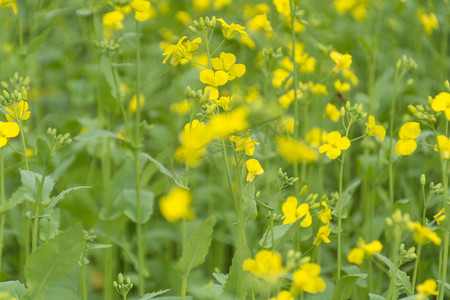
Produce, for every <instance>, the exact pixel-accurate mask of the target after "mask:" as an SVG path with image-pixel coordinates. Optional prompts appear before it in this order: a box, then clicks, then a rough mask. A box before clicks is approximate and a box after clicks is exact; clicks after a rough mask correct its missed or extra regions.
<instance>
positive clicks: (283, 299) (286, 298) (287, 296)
mask: <svg viewBox="0 0 450 300" xmlns="http://www.w3.org/2000/svg"><path fill="white" fill-rule="evenodd" d="M270 300H294V296H292V294H291V292H289V291H281V292H280V293H279V294H278V296H276V297H272V298H270Z"/></svg>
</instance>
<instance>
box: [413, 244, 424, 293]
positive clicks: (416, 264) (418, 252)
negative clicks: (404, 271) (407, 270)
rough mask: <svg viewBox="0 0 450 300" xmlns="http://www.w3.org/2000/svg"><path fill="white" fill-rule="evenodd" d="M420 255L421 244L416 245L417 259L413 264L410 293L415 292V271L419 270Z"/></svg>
mask: <svg viewBox="0 0 450 300" xmlns="http://www.w3.org/2000/svg"><path fill="white" fill-rule="evenodd" d="M421 254H422V244H417V257H416V262H415V264H414V273H413V279H412V291H415V290H416V282H417V271H418V270H419V262H420V255H421Z"/></svg>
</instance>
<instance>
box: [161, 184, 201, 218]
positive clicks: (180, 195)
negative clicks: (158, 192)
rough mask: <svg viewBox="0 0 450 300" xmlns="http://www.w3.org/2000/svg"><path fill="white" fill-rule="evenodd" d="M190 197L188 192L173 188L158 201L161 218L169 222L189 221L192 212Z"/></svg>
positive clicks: (192, 215)
mask: <svg viewBox="0 0 450 300" xmlns="http://www.w3.org/2000/svg"><path fill="white" fill-rule="evenodd" d="M191 203H192V195H191V193H190V192H189V191H188V190H185V189H182V188H179V187H175V188H173V189H172V190H171V191H170V192H169V194H168V195H167V196H163V197H161V199H160V200H159V208H160V210H161V214H162V215H163V217H164V218H165V219H166V220H167V221H169V222H176V221H178V220H181V219H191V218H193V217H194V212H193V211H192V210H191V208H190V205H191Z"/></svg>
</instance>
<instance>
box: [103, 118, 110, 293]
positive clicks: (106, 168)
mask: <svg viewBox="0 0 450 300" xmlns="http://www.w3.org/2000/svg"><path fill="white" fill-rule="evenodd" d="M106 128H108V129H109V124H107V126H106ZM102 142H103V143H102V153H103V155H102V159H101V165H102V180H103V197H104V205H105V210H106V215H107V216H109V214H110V213H111V195H110V179H111V151H110V147H109V145H110V143H109V138H108V137H105V138H103V141H102ZM105 225H106V240H107V241H106V242H107V243H108V244H109V243H111V239H110V236H111V221H110V220H109V219H108V220H106V224H105ZM112 251H113V249H112V247H110V248H107V249H106V251H105V257H104V259H105V261H104V274H105V283H106V284H105V286H104V295H103V296H104V299H105V300H108V299H111V297H112V294H113V290H112V288H111V283H112V281H113V265H112V261H113V252H112Z"/></svg>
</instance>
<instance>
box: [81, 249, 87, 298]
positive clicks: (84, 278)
mask: <svg viewBox="0 0 450 300" xmlns="http://www.w3.org/2000/svg"><path fill="white" fill-rule="evenodd" d="M83 244H84V247H83V254H82V255H81V259H80V261H81V291H82V293H83V300H87V291H86V274H85V265H84V258H85V257H86V240H84V241H83Z"/></svg>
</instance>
